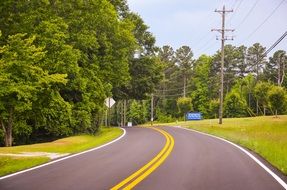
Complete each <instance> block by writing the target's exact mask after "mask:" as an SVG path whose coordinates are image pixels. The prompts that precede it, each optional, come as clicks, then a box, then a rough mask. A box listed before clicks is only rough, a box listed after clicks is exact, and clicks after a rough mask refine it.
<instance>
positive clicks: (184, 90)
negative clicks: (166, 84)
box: [183, 74, 186, 97]
mask: <svg viewBox="0 0 287 190" xmlns="http://www.w3.org/2000/svg"><path fill="white" fill-rule="evenodd" d="M183 97H186V75H185V74H184V75H183Z"/></svg>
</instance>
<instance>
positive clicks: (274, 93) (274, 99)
mask: <svg viewBox="0 0 287 190" xmlns="http://www.w3.org/2000/svg"><path fill="white" fill-rule="evenodd" d="M268 100H269V102H270V106H271V109H272V110H273V111H274V110H275V115H276V117H277V114H283V113H285V112H286V106H287V96H286V91H285V90H284V88H282V87H278V86H272V87H271V89H270V90H269V91H268Z"/></svg>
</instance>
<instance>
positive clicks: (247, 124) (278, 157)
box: [172, 115, 287, 175]
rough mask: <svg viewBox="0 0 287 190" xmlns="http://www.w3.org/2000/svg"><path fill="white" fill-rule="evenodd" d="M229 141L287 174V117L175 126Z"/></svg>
mask: <svg viewBox="0 0 287 190" xmlns="http://www.w3.org/2000/svg"><path fill="white" fill-rule="evenodd" d="M172 125H180V126H183V127H188V128H191V129H195V130H198V131H202V132H205V133H209V134H213V135H216V136H219V137H223V138H225V139H228V140H230V141H232V142H234V143H236V144H240V145H241V146H243V147H246V148H248V149H251V150H253V151H255V152H256V153H258V154H259V155H261V156H262V157H264V158H265V159H266V160H267V161H268V162H270V163H271V164H272V165H274V166H275V167H276V168H278V169H279V170H281V171H282V172H283V173H284V174H285V175H286V174H287V115H284V116H278V118H275V117H273V116H264V117H252V118H236V119H223V124H222V125H219V124H218V119H211V120H201V121H188V122H178V123H172Z"/></svg>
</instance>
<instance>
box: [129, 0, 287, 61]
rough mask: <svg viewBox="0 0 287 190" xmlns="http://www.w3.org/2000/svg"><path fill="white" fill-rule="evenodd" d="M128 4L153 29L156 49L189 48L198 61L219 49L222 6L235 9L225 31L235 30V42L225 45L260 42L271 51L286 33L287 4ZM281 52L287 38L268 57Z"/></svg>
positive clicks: (264, 0) (155, 0) (145, 0)
mask: <svg viewBox="0 0 287 190" xmlns="http://www.w3.org/2000/svg"><path fill="white" fill-rule="evenodd" d="M128 4H129V7H130V9H131V10H132V11H134V12H137V13H138V14H139V15H141V17H142V18H143V19H144V21H145V23H146V24H147V25H148V26H149V27H150V29H149V30H150V32H152V33H153V34H154V35H155V37H156V40H157V42H156V45H158V46H163V45H171V46H172V47H173V48H174V49H176V48H178V47H180V46H182V45H188V46H190V47H191V48H192V50H193V52H194V55H195V57H198V56H199V55H201V54H203V53H205V54H208V55H212V54H214V53H215V52H216V51H217V50H218V49H219V48H220V41H217V40H216V36H220V33H218V32H211V29H212V28H220V27H221V16H220V14H219V13H216V12H214V10H215V9H222V7H223V5H225V6H226V8H227V9H233V13H228V14H227V15H226V28H231V29H235V32H233V33H227V35H229V36H232V35H233V36H234V40H233V41H226V43H229V44H233V45H236V46H238V45H242V44H244V45H246V46H251V45H252V44H254V43H255V42H260V43H261V44H262V45H263V46H265V47H267V48H269V47H270V46H271V45H272V44H273V43H274V42H275V41H276V40H277V39H278V38H279V37H280V36H281V35H282V34H283V33H284V32H285V31H287V0H213V1H211V0H209V1H208V0H198V1H195V0H128ZM272 12H273V13H272ZM268 17H269V18H268ZM264 21H265V22H264ZM263 22H264V24H263ZM278 49H283V50H285V51H286V50H287V37H286V38H285V39H284V40H283V41H282V42H281V43H280V44H279V45H278V46H277V47H276V48H275V49H274V50H273V51H272V52H271V53H270V54H269V55H268V56H271V55H272V54H273V53H274V51H276V50H278Z"/></svg>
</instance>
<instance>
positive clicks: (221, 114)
mask: <svg viewBox="0 0 287 190" xmlns="http://www.w3.org/2000/svg"><path fill="white" fill-rule="evenodd" d="M215 12H217V13H219V14H221V16H222V26H221V29H212V30H211V31H217V32H220V33H221V69H220V106H219V124H222V116H223V83H224V73H223V72H224V42H225V40H233V37H231V38H228V37H227V36H225V32H233V31H234V29H225V14H226V13H229V12H233V10H226V9H225V6H223V9H222V10H217V9H216V10H215Z"/></svg>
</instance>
